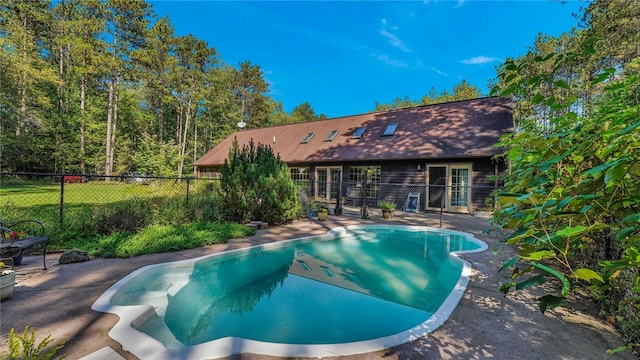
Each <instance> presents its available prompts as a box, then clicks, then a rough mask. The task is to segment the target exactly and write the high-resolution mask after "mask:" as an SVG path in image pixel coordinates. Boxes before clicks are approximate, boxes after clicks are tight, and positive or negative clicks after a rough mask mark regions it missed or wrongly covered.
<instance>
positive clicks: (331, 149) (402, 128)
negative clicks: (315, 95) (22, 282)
mask: <svg viewBox="0 0 640 360" xmlns="http://www.w3.org/2000/svg"><path fill="white" fill-rule="evenodd" d="M512 115H513V111H512V105H511V100H510V99H508V98H503V97H486V98H479V99H473V100H464V101H455V102H448V103H442V104H435V105H425V106H418V107H413V108H406V109H399V110H392V111H385V112H376V113H367V114H360V115H353V116H345V117H339V118H334V119H327V120H319V121H310V122H303V123H296V124H288V125H280V126H273V127H267V128H260V129H249V130H240V131H237V132H235V133H233V134H231V135H230V136H229V137H227V138H226V139H225V140H223V141H222V142H221V143H220V144H218V145H217V146H216V147H214V148H213V149H211V150H210V151H209V152H208V153H206V154H205V155H204V156H203V157H202V158H200V159H199V160H198V161H196V162H195V163H194V166H195V173H196V176H197V177H214V176H216V173H217V172H218V171H219V169H220V167H221V166H222V165H223V164H224V161H225V159H226V158H227V157H228V155H229V149H230V148H231V146H232V143H233V141H234V139H237V141H238V144H239V145H240V146H243V145H244V144H248V143H249V142H250V141H251V140H252V139H253V141H254V143H255V144H258V143H261V144H264V145H269V146H271V148H272V149H273V152H274V153H275V154H278V155H279V156H280V158H281V159H282V160H283V161H284V162H286V163H287V164H288V165H289V167H290V169H291V176H292V179H293V180H294V181H296V182H298V183H301V184H305V186H308V189H309V191H310V193H311V194H312V196H314V197H315V198H316V199H321V200H326V201H329V202H333V203H335V202H336V201H337V200H338V199H341V200H343V202H346V203H352V204H354V205H360V204H362V203H363V202H367V203H368V204H371V205H375V204H376V201H377V199H387V200H393V201H395V202H396V203H397V204H398V205H399V206H400V204H403V203H405V199H407V194H408V193H412V194H413V196H415V195H417V199H418V200H420V201H419V204H418V206H417V207H418V209H416V210H419V211H422V210H430V209H431V210H433V209H444V210H447V211H459V212H471V211H473V209H474V208H475V207H481V206H483V204H484V202H485V201H486V198H487V196H488V194H489V192H490V191H485V192H483V195H479V196H473V194H472V189H474V188H475V187H480V186H490V187H493V186H497V185H498V180H497V179H498V175H500V173H501V172H503V171H504V168H505V164H504V163H503V161H502V160H501V159H499V158H495V155H498V154H500V153H502V150H501V149H499V148H496V147H495V146H494V145H495V144H496V143H497V142H498V140H499V138H500V137H501V136H502V135H504V134H506V133H510V132H513V130H514V125H513V116H512Z"/></svg>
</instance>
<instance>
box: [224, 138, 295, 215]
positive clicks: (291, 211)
mask: <svg viewBox="0 0 640 360" xmlns="http://www.w3.org/2000/svg"><path fill="white" fill-rule="evenodd" d="M221 173H222V179H221V181H220V186H221V190H220V191H221V205H222V208H223V209H224V211H225V213H224V215H225V216H226V218H227V219H228V220H230V221H232V222H240V223H243V222H247V221H249V220H262V221H266V222H268V223H272V224H282V223H284V222H286V221H288V220H292V219H294V218H295V217H296V215H297V211H298V200H297V196H296V188H295V184H294V183H293V181H292V180H291V175H290V173H289V167H288V166H287V164H285V163H284V162H283V161H282V160H281V159H280V157H279V156H276V155H274V154H273V151H272V150H271V148H270V147H269V146H266V145H262V144H258V146H257V147H256V146H255V144H254V143H253V140H252V141H251V142H250V143H249V145H245V146H243V147H242V149H239V148H238V142H237V141H236V140H234V142H233V146H232V148H231V149H230V150H229V158H228V159H226V160H225V163H224V165H223V166H222V169H221Z"/></svg>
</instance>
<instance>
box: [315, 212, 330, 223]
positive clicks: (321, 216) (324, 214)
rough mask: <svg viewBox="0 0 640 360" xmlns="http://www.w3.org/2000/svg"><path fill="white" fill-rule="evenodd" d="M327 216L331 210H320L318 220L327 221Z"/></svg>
mask: <svg viewBox="0 0 640 360" xmlns="http://www.w3.org/2000/svg"><path fill="white" fill-rule="evenodd" d="M327 217H329V212H328V211H326V210H324V211H318V220H320V221H325V220H327Z"/></svg>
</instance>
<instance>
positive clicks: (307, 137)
mask: <svg viewBox="0 0 640 360" xmlns="http://www.w3.org/2000/svg"><path fill="white" fill-rule="evenodd" d="M315 134H316V133H312V132H310V133H308V134H307V136H305V137H304V139H302V141H300V144H306V143H308V142H309V140H311V138H312V137H313V135H315Z"/></svg>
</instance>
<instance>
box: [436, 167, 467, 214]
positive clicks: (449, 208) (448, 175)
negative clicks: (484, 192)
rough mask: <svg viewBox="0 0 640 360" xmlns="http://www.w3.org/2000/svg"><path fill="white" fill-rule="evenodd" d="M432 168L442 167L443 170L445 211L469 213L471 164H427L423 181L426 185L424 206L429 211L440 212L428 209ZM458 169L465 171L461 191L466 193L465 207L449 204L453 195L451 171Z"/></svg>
mask: <svg viewBox="0 0 640 360" xmlns="http://www.w3.org/2000/svg"><path fill="white" fill-rule="evenodd" d="M432 167H444V168H445V174H446V175H445V176H446V179H445V186H446V192H445V204H444V209H443V210H445V211H451V212H463V213H469V212H471V204H472V199H471V186H472V185H473V184H472V182H473V164H472V163H439V164H427V169H426V170H427V173H426V176H425V181H426V183H427V199H426V201H425V206H426V207H427V209H429V210H440V208H433V207H429V203H430V201H429V172H430V171H431V168H432ZM459 169H466V170H467V174H468V177H467V183H466V184H464V185H462V187H463V190H464V191H465V192H466V194H465V195H466V199H467V204H466V205H452V204H451V198H452V195H453V183H452V177H453V176H452V172H453V170H459Z"/></svg>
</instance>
